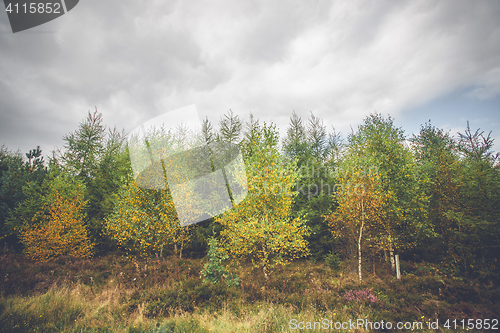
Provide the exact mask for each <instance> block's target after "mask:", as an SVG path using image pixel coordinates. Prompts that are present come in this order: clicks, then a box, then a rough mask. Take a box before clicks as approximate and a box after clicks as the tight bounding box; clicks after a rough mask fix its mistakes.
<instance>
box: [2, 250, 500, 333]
mask: <svg viewBox="0 0 500 333" xmlns="http://www.w3.org/2000/svg"><path fill="white" fill-rule="evenodd" d="M202 266H203V262H202V261H201V260H198V259H189V260H178V259H175V258H167V259H166V260H160V261H158V260H139V261H137V262H135V261H133V260H129V259H126V258H122V257H116V256H108V257H103V258H94V259H91V260H74V259H71V258H64V259H60V260H59V261H57V262H52V263H45V264H38V263H32V262H29V261H25V260H24V259H22V258H19V257H17V256H13V255H9V256H6V255H4V256H1V257H0V271H1V272H2V276H1V278H2V280H0V288H1V289H0V291H1V293H2V295H3V296H2V297H0V331H2V332H130V333H131V332H289V331H293V330H291V328H290V321H291V320H292V319H296V320H297V322H304V323H307V322H311V323H314V322H318V321H320V322H321V320H323V319H327V320H333V322H337V321H339V322H344V321H349V320H356V319H358V318H367V319H369V320H372V321H380V320H385V321H387V320H391V321H394V322H396V321H417V320H422V316H423V317H424V319H427V318H436V317H439V318H493V317H494V315H495V314H498V313H499V311H498V309H499V301H498V299H499V298H500V297H499V296H500V291H499V290H498V288H496V289H495V287H494V286H489V287H488V286H471V285H468V284H465V283H462V282H457V281H455V280H453V279H448V278H446V277H442V276H433V275H422V276H419V275H415V274H416V273H417V272H415V274H413V273H409V274H406V275H404V276H403V279H402V280H401V281H396V280H395V279H394V278H393V277H391V276H390V275H388V274H390V270H385V268H383V267H382V266H381V268H380V269H379V270H378V271H377V274H378V275H379V276H373V274H368V272H367V274H366V279H365V281H364V282H363V283H361V284H360V283H359V282H358V281H357V276H356V274H355V273H353V272H350V271H349V270H341V271H332V270H331V269H330V268H328V267H326V266H325V265H324V264H321V263H316V264H312V263H310V262H308V261H299V262H294V263H292V264H291V265H290V266H287V267H282V268H279V269H277V270H276V271H275V272H274V273H273V275H272V276H271V280H270V282H269V284H268V285H266V284H265V281H264V279H263V277H262V275H261V274H259V273H260V272H259V271H255V270H252V268H251V266H249V265H246V266H244V267H241V268H240V269H239V271H238V274H239V275H240V277H241V281H242V285H241V286H240V287H227V286H224V285H222V286H214V285H210V284H204V283H202V281H201V278H200V276H199V272H200V270H201V267H202ZM408 269H409V270H410V268H408ZM366 289H370V290H372V291H373V294H375V295H377V297H378V299H377V302H375V303H371V302H369V301H367V300H365V299H359V300H354V301H347V300H346V299H344V295H345V294H346V292H347V291H349V290H366ZM358 331H359V332H363V330H362V329H360V330H358ZM365 331H369V330H365ZM424 332H425V331H424ZM433 332H435V331H433Z"/></svg>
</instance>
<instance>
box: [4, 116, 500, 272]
mask: <svg viewBox="0 0 500 333" xmlns="http://www.w3.org/2000/svg"><path fill="white" fill-rule="evenodd" d="M181 134H182V129H179V131H178V133H171V132H169V133H166V134H165V135H169V136H172V137H177V138H178V139H179V138H180V137H185V135H184V136H183V135H181ZM184 134H185V133H184ZM202 136H203V139H204V140H205V142H206V143H207V145H208V146H209V147H216V145H217V144H221V143H222V144H227V145H234V146H237V147H239V149H240V150H241V152H242V155H243V160H244V164H245V167H246V177H247V186H248V193H247V195H246V197H245V199H244V200H243V201H242V202H239V203H238V204H237V205H236V206H235V207H234V208H232V209H231V210H228V211H227V212H225V213H222V214H220V215H218V216H216V217H215V218H209V219H207V220H205V221H203V222H201V223H198V224H194V225H191V226H189V227H181V226H180V225H179V222H178V216H177V211H176V208H175V205H174V203H173V200H172V194H171V191H170V188H169V187H168V184H166V189H162V190H154V189H144V188H141V187H139V186H138V185H137V183H136V182H135V181H134V176H133V173H132V168H131V165H130V159H129V155H128V154H129V152H128V149H127V143H126V141H125V135H124V133H120V132H118V131H117V130H116V129H108V128H106V126H105V125H104V124H103V121H102V117H101V115H100V114H98V113H97V111H96V112H94V113H89V115H88V116H87V118H86V119H85V120H84V121H83V122H82V123H81V124H80V126H79V128H78V129H77V130H76V131H75V132H73V133H70V134H68V135H66V136H65V137H64V140H65V142H66V144H65V146H64V147H63V149H61V150H59V151H57V152H53V156H52V158H51V159H50V161H49V163H46V162H45V161H44V160H43V158H42V157H41V150H40V149H39V148H37V149H35V150H32V151H30V152H29V153H28V154H26V158H22V156H21V155H20V154H18V153H12V152H9V151H7V149H5V148H2V149H1V150H0V205H1V206H0V227H1V228H2V229H1V230H2V234H3V240H4V242H6V244H10V245H11V246H15V247H17V248H18V249H19V250H20V249H24V252H25V253H26V255H28V256H29V257H31V258H34V259H39V260H47V259H50V258H52V257H55V256H58V255H75V256H90V255H91V254H92V253H105V252H108V251H113V250H116V249H121V250H123V251H126V252H129V253H138V254H142V255H152V254H153V253H157V254H159V255H163V253H164V252H168V253H175V254H176V255H179V256H182V253H183V250H184V252H185V251H189V252H191V253H192V254H199V255H203V254H204V253H206V250H207V244H208V241H209V239H211V238H214V239H216V240H217V241H212V243H213V244H217V247H218V249H219V250H217V251H219V252H220V251H222V252H223V253H224V255H223V257H226V256H227V257H228V258H230V259H232V260H231V261H232V262H233V263H238V262H239V261H241V260H251V261H252V262H253V263H254V265H255V266H257V267H259V268H260V269H261V270H262V272H263V274H264V276H265V277H266V279H267V278H268V276H269V274H270V273H271V272H272V269H273V267H274V266H275V265H279V264H284V263H286V262H287V261H289V260H293V259H296V258H300V257H305V256H307V257H309V258H310V259H311V260H322V259H323V258H325V256H327V255H330V256H331V255H332V254H336V255H338V256H341V257H342V258H344V259H349V260H354V259H356V267H357V270H358V274H359V278H360V279H362V272H363V269H362V267H363V263H365V262H367V261H368V260H366V258H369V259H370V260H371V261H372V262H373V264H374V265H375V264H376V263H379V262H383V261H388V262H389V263H390V265H391V266H392V267H394V255H395V254H398V253H399V254H400V255H401V256H402V257H403V258H407V259H412V260H426V261H430V262H434V263H437V264H440V265H441V266H442V267H443V269H448V270H449V271H451V272H453V273H454V274H455V275H459V276H466V277H470V278H472V277H483V278H487V279H491V278H494V277H495V276H498V272H499V263H498V258H499V254H500V250H499V245H498V244H500V238H499V236H500V227H499V223H498V216H499V214H498V213H499V211H498V210H499V209H500V177H499V176H500V173H499V163H498V154H495V153H494V152H493V151H492V147H493V140H492V139H491V137H490V135H487V136H485V135H484V133H483V132H480V131H479V130H478V131H476V132H472V131H471V130H470V128H469V127H468V126H467V129H466V131H465V133H460V134H459V135H458V137H453V136H452V135H451V134H449V133H447V132H444V131H443V130H441V129H437V128H435V127H433V126H432V125H431V124H430V123H427V124H425V125H423V126H422V128H421V131H420V133H419V134H417V135H413V137H411V138H406V137H405V135H404V132H403V130H402V129H400V128H397V127H395V125H394V123H393V119H392V118H390V117H388V118H385V117H383V116H382V115H380V114H371V115H370V116H368V117H366V118H365V119H364V121H363V123H362V125H360V126H359V127H358V130H357V131H356V132H354V131H353V132H352V133H351V134H350V135H348V137H347V138H346V140H344V139H343V138H342V137H341V136H340V134H338V133H336V132H335V130H332V131H331V132H328V130H327V128H326V126H325V125H324V124H323V121H322V120H321V119H320V118H318V117H316V116H314V115H313V114H312V113H311V116H310V117H309V119H308V120H307V121H306V122H304V121H303V120H302V119H301V118H300V117H299V116H298V115H297V114H295V112H294V113H293V114H292V116H291V119H290V125H289V127H288V129H287V134H286V136H285V138H284V139H283V140H282V142H280V139H279V136H278V130H277V129H276V127H275V126H274V125H273V124H266V123H264V124H260V123H259V121H258V120H257V119H255V118H254V117H253V116H252V115H250V118H249V120H248V121H247V122H246V123H244V122H243V121H242V120H241V119H240V118H239V117H238V116H236V115H234V114H233V113H232V112H229V113H227V114H226V115H224V116H223V118H222V119H221V122H220V124H219V129H218V130H216V129H215V128H214V127H213V125H212V124H211V123H210V122H209V121H208V120H205V121H204V122H203V128H202ZM214 149H215V148H214ZM212 167H213V164H212ZM225 177H226V176H225ZM228 190H229V187H228Z"/></svg>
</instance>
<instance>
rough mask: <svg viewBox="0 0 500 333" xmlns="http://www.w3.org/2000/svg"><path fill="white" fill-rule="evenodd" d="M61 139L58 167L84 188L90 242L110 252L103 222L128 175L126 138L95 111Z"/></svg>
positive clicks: (128, 178)
mask: <svg viewBox="0 0 500 333" xmlns="http://www.w3.org/2000/svg"><path fill="white" fill-rule="evenodd" d="M63 139H64V141H65V145H64V151H63V152H62V153H61V154H60V157H59V159H58V160H57V163H58V164H59V167H61V168H62V169H64V170H65V171H66V172H67V173H69V174H71V175H73V176H75V177H76V178H77V179H79V180H81V181H82V182H83V183H84V184H85V187H86V193H85V200H86V201H87V202H88V203H87V205H86V207H85V213H86V215H87V224H88V226H89V231H90V234H91V237H92V240H93V241H94V242H95V243H97V244H98V249H99V250H101V251H105V250H109V249H111V248H112V247H113V243H112V242H110V239H109V238H107V237H106V233H104V232H103V230H104V225H103V223H104V218H105V217H106V216H107V215H109V214H110V213H111V212H112V211H113V207H114V202H115V200H116V199H117V194H118V191H119V190H120V189H121V187H122V186H123V183H125V184H126V183H128V181H129V180H130V175H131V167H130V160H129V158H128V154H127V152H126V150H125V134H124V133H123V132H122V133H120V132H118V131H117V130H116V128H114V129H109V130H108V129H107V127H106V126H105V125H104V124H103V119H102V115H101V114H100V113H97V110H96V111H95V112H94V113H90V112H89V113H88V115H87V117H86V118H85V120H84V121H83V122H82V123H80V126H79V128H78V130H76V131H74V132H72V133H69V134H67V135H65V136H64V138H63Z"/></svg>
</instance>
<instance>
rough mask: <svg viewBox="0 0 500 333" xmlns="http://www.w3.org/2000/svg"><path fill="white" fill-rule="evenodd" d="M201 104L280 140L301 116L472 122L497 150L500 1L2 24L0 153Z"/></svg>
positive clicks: (78, 13) (153, 7)
mask: <svg viewBox="0 0 500 333" xmlns="http://www.w3.org/2000/svg"><path fill="white" fill-rule="evenodd" d="M190 104H196V107H197V109H198V112H199V114H200V116H202V117H205V116H208V117H209V119H211V120H212V121H213V122H215V123H217V122H218V121H219V119H220V118H221V116H222V115H223V114H224V113H225V112H226V111H228V110H229V109H231V110H232V111H233V112H235V113H236V114H238V115H240V116H241V117H243V118H245V119H247V118H248V115H249V113H250V112H252V113H253V114H254V115H255V116H256V117H257V118H259V119H260V120H261V121H268V122H269V121H273V122H274V123H276V124H277V125H278V126H279V127H280V129H281V131H282V133H284V132H285V129H286V126H287V124H288V122H289V117H290V115H291V113H292V111H293V110H295V111H296V113H297V114H299V115H300V116H302V117H303V118H307V117H308V116H309V114H310V112H311V111H312V112H313V113H314V114H315V115H316V116H319V117H321V118H322V119H323V120H324V122H325V124H326V125H328V128H329V129H331V127H332V126H334V127H335V128H336V130H337V131H340V132H341V133H342V134H343V135H344V136H345V135H346V134H347V133H348V132H350V126H352V127H353V128H354V129H355V128H356V127H357V125H359V124H360V123H361V122H362V120H363V118H364V117H366V116H367V115H368V114H370V112H373V111H376V112H379V113H382V114H383V115H388V114H390V115H391V116H392V117H393V118H395V123H396V125H397V126H400V127H402V128H403V129H404V130H405V133H406V135H407V136H411V135H412V133H417V132H418V131H419V129H420V125H421V124H423V123H425V122H426V121H428V120H429V119H430V120H431V123H432V124H433V125H435V126H437V127H440V128H444V129H446V130H450V131H451V132H452V134H456V132H457V131H463V130H464V128H465V126H466V122H467V121H470V124H471V128H473V129H477V128H481V129H482V130H485V131H486V133H487V132H489V131H490V130H491V131H493V133H492V136H493V137H494V138H496V145H495V150H497V151H500V2H499V1H496V0H491V1H481V0H479V1H434V0H432V1H384V0H378V1H358V0H354V1H353V0H348V1H330V0H328V1H290V0H286V1H285V0H282V1H166V0H147V1H146V0H143V1H139V0H106V1H100V0H82V1H80V3H79V4H78V5H77V6H76V7H75V8H74V9H73V10H72V11H70V12H68V13H67V14H66V15H64V16H62V17H60V18H58V19H56V20H53V21H51V22H49V23H46V24H44V25H41V26H38V27H35V28H32V29H29V30H26V31H23V32H18V33H15V34H13V33H12V31H11V29H10V26H9V20H8V17H7V14H6V13H5V12H4V11H2V12H1V13H0V146H1V145H2V144H5V146H7V148H9V149H11V150H17V149H21V151H22V152H27V151H28V150H29V149H32V148H34V147H36V146H37V145H40V146H41V147H42V150H44V153H49V152H50V151H52V150H53V149H54V148H55V147H62V145H63V140H62V137H63V135H64V134H67V133H69V132H72V131H74V130H75V129H76V128H77V127H78V123H79V122H80V121H81V120H82V119H83V118H84V117H85V116H86V114H87V112H88V111H89V110H91V111H92V110H94V109H95V108H96V107H97V109H98V111H99V112H101V113H102V114H103V118H104V122H105V123H106V124H107V125H109V126H115V125H116V127H117V128H119V129H125V131H127V132H130V131H132V130H133V129H134V128H135V127H136V126H138V125H139V124H141V123H143V122H145V121H147V120H148V119H151V118H153V117H155V116H158V115H160V114H162V113H164V112H167V111H170V110H174V109H177V108H180V107H183V106H186V105H190Z"/></svg>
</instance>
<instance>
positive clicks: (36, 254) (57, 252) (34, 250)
mask: <svg viewBox="0 0 500 333" xmlns="http://www.w3.org/2000/svg"><path fill="white" fill-rule="evenodd" d="M84 205H85V202H84V201H83V199H82V194H81V193H79V192H77V193H75V194H74V196H72V197H69V198H64V197H63V196H62V195H61V194H60V193H59V192H58V191H56V193H55V198H54V201H53V203H52V204H51V205H50V207H49V209H48V213H47V214H46V215H45V216H44V217H43V218H42V221H41V222H40V223H37V224H35V225H32V226H31V225H30V226H25V227H24V228H23V229H22V230H21V232H20V233H19V239H20V241H21V243H22V244H23V245H24V246H25V255H26V256H27V257H28V258H30V259H33V260H38V261H47V260H49V259H52V258H55V257H58V256H61V255H65V256H72V257H90V256H91V255H92V248H93V246H94V244H92V243H91V242H90V240H89V237H88V235H87V230H86V229H85V226H84V224H83V216H84V215H83V214H82V208H83V206H84Z"/></svg>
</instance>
